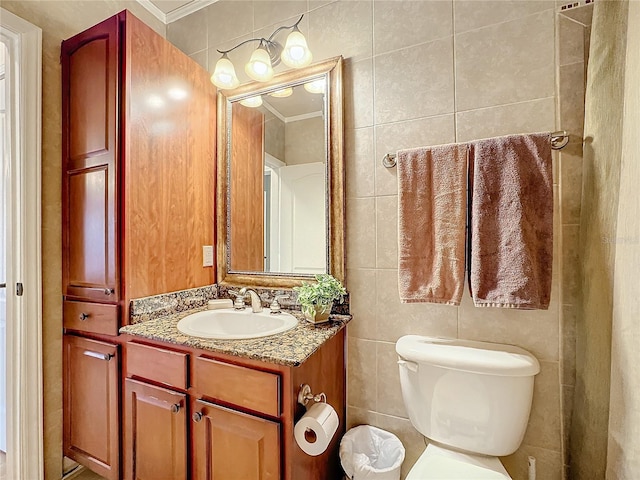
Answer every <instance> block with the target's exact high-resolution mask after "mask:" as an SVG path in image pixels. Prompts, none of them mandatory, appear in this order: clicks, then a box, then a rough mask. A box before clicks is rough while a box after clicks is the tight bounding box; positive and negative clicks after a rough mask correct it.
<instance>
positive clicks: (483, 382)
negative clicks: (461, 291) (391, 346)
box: [396, 335, 540, 456]
mask: <svg viewBox="0 0 640 480" xmlns="http://www.w3.org/2000/svg"><path fill="white" fill-rule="evenodd" d="M396 352H397V353H398V357H399V359H398V366H399V368H400V385H401V388H402V397H403V399H404V403H405V406H406V408H407V413H408V414H409V418H410V420H411V422H412V423H413V425H414V427H415V428H416V429H417V430H418V431H419V432H420V433H422V434H423V435H424V436H425V437H427V438H429V439H431V440H433V441H435V442H438V443H441V444H443V445H445V446H449V447H452V448H455V449H459V450H463V451H467V452H471V453H477V454H481V455H492V456H504V455H510V454H512V453H513V452H515V451H516V450H517V449H518V447H519V446H520V444H521V443H522V439H523V437H524V433H525V430H526V428H527V422H528V420H529V412H530V411H531V400H532V395H533V379H534V376H535V375H536V374H537V373H538V372H539V371H540V364H539V363H538V361H537V360H536V358H535V357H534V356H533V355H531V354H530V353H529V352H527V351H526V350H523V349H521V348H518V347H514V346H512V345H500V344H496V343H485V342H473V341H467V340H458V339H451V338H435V337H423V336H418V335H407V336H404V337H402V338H400V339H399V340H398V342H397V343H396Z"/></svg>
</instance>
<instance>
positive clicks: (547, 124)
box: [456, 97, 555, 142]
mask: <svg viewBox="0 0 640 480" xmlns="http://www.w3.org/2000/svg"><path fill="white" fill-rule="evenodd" d="M456 120H457V130H458V138H457V141H458V142H466V141H469V140H476V139H480V138H489V137H499V136H501V135H511V134H516V133H534V132H548V131H553V130H555V98H554V97H549V98H543V99H539V100H531V101H528V102H522V103H512V104H509V105H500V106H496V107H487V108H481V109H478V110H468V111H466V112H459V113H457V114H456Z"/></svg>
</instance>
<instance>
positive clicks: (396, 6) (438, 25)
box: [373, 0, 453, 55]
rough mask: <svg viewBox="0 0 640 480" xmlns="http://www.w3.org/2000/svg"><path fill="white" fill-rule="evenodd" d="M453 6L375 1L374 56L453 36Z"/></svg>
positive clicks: (447, 4)
mask: <svg viewBox="0 0 640 480" xmlns="http://www.w3.org/2000/svg"><path fill="white" fill-rule="evenodd" d="M452 5H453V2H451V1H415V0H410V1H401V2H398V1H393V0H375V1H374V2H373V35H374V53H375V54H376V55H378V54H381V53H385V52H389V51H392V50H398V49H400V48H405V47H410V46H412V45H417V44H419V43H425V42H430V41H432V40H436V39H438V38H442V37H448V36H450V35H451V34H452V32H453V28H452V24H453V15H452Z"/></svg>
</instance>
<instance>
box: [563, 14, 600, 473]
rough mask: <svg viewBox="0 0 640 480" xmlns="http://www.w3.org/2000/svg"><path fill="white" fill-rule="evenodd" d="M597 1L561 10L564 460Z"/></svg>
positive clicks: (570, 404) (571, 393)
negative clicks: (566, 141) (567, 135)
mask: <svg viewBox="0 0 640 480" xmlns="http://www.w3.org/2000/svg"><path fill="white" fill-rule="evenodd" d="M592 14H593V5H590V6H587V7H582V8H579V9H577V10H572V11H568V12H566V13H564V14H559V15H558V20H557V22H558V23H557V28H558V85H559V86H558V88H559V98H558V102H559V109H558V110H559V112H558V115H559V118H560V125H562V128H563V129H565V130H567V131H568V132H571V136H570V142H569V144H568V145H567V146H566V147H565V148H564V149H562V151H561V153H560V155H559V159H560V161H559V178H560V201H561V209H560V223H561V225H562V258H563V268H562V284H563V287H564V288H563V289H562V311H561V317H562V320H561V339H562V343H561V363H562V365H561V370H560V383H561V385H562V387H561V398H562V409H563V425H562V432H563V460H564V468H565V470H566V476H567V477H569V465H570V463H571V448H570V447H571V445H570V433H571V415H572V412H573V398H574V390H575V382H576V322H577V319H578V315H579V310H580V293H581V292H580V290H581V288H580V285H581V276H580V274H581V272H580V268H579V265H580V262H579V259H578V252H579V249H580V243H579V242H580V213H581V207H582V177H583V176H582V169H583V158H582V157H583V155H582V137H583V130H584V99H585V88H586V81H587V78H586V74H587V62H588V59H589V43H590V42H589V40H590V36H591V17H592Z"/></svg>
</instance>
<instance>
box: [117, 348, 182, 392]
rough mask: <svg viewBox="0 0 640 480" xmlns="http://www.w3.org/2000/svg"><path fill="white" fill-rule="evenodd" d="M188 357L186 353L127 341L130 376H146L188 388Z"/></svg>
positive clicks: (146, 377)
mask: <svg viewBox="0 0 640 480" xmlns="http://www.w3.org/2000/svg"><path fill="white" fill-rule="evenodd" d="M187 357H188V354H186V353H180V352H172V351H171V350H165V349H164V348H158V347H152V346H150V345H142V344H140V343H134V342H127V355H126V367H125V368H126V372H127V376H128V377H138V378H144V379H147V380H152V381H155V382H159V383H164V384H165V385H171V386H172V387H176V388H179V389H181V390H186V389H187V387H188V386H187Z"/></svg>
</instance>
